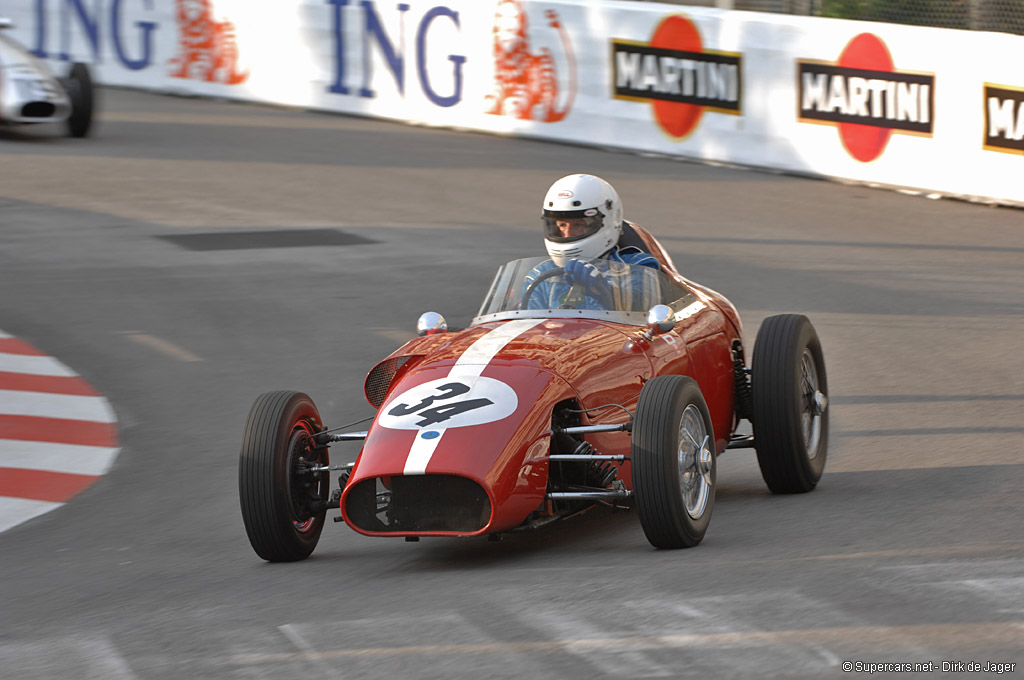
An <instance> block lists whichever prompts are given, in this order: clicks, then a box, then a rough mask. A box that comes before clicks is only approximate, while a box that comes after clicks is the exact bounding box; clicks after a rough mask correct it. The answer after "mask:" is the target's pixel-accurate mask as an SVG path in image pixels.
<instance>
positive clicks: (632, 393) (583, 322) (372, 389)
mask: <svg viewBox="0 0 1024 680" xmlns="http://www.w3.org/2000/svg"><path fill="white" fill-rule="evenodd" d="M651 243H652V244H653V245H654V247H653V248H652V250H653V251H654V254H655V255H656V257H657V258H658V259H659V261H660V263H661V267H662V270H661V271H658V270H656V269H653V268H650V267H642V266H634V267H630V266H629V265H626V264H621V263H618V262H610V261H608V260H594V261H593V262H592V264H593V265H594V266H595V267H596V268H597V269H598V270H599V272H600V276H598V277H594V278H595V279H597V280H595V281H593V282H591V283H590V284H586V285H585V286H579V285H578V284H574V283H573V282H571V281H572V279H571V277H570V276H568V275H567V274H566V272H565V271H564V270H563V269H562V268H560V267H555V266H554V265H553V263H552V262H551V261H550V260H546V258H533V259H524V260H515V261H513V262H509V263H508V264H506V265H504V266H503V267H501V268H500V269H499V270H498V273H497V275H496V276H495V278H494V282H493V283H492V285H491V288H490V290H489V291H488V293H487V296H486V298H485V299H484V302H483V305H482V306H481V308H480V312H479V314H478V315H477V316H476V317H475V318H474V319H473V322H472V324H471V325H470V326H469V327H468V328H465V329H463V330H458V331H456V330H448V329H447V328H446V325H445V323H444V320H443V318H442V317H441V316H440V315H438V314H435V313H432V312H428V313H427V314H424V315H423V316H422V317H421V318H420V323H419V332H420V336H419V337H417V338H414V339H413V340H410V341H409V342H407V343H406V344H405V345H403V346H402V347H400V348H399V349H397V350H395V351H394V352H392V353H391V355H390V356H388V357H387V358H385V359H384V360H383V361H381V362H380V363H378V364H377V365H376V366H375V367H374V368H373V369H372V370H371V371H370V372H369V374H368V376H367V378H366V383H365V392H366V398H367V399H368V400H369V402H370V403H371V404H372V405H373V406H374V407H376V408H377V409H378V410H377V414H376V416H375V417H374V418H373V423H372V424H371V425H370V427H369V429H368V431H365V432H347V433H338V432H336V431H333V430H330V429H328V428H326V427H325V426H324V425H323V424H322V422H321V419H320V415H319V412H318V411H317V408H316V406H315V405H314V403H313V401H312V400H311V399H310V398H309V397H308V396H306V395H305V394H303V393H301V392H290V391H278V392H269V393H266V394H263V395H261V396H260V397H259V398H258V399H257V400H256V403H255V404H254V405H253V407H252V409H251V411H250V413H249V418H248V421H247V423H246V426H245V432H244V436H243V440H242V449H241V460H240V466H239V493H240V497H241V506H242V517H243V519H244V522H245V528H246V532H247V533H248V536H249V541H250V542H251V544H252V547H253V549H254V550H255V551H256V553H257V554H258V555H259V556H260V557H262V558H263V559H265V560H269V561H272V562H279V561H294V560H301V559H304V558H306V557H308V556H309V554H310V553H311V552H312V551H313V549H314V547H315V546H316V544H317V542H318V541H319V538H320V533H321V530H322V529H323V525H324V522H325V519H326V515H327V512H328V511H329V510H340V512H341V517H337V518H336V519H335V521H342V520H344V522H346V523H347V524H348V525H349V526H350V527H352V528H353V529H354V530H355V531H358V532H359V533H362V534H366V535H369V536H402V537H405V538H406V540H418V539H419V538H420V537H423V536H481V535H488V536H490V537H492V538H497V537H500V534H502V533H504V532H512V531H522V530H528V529H534V528H537V527H540V526H543V525H545V524H548V523H550V522H553V521H556V520H559V519H563V518H565V517H567V516H569V515H573V514H576V513H578V512H581V511H583V510H587V509H589V508H592V507H595V506H605V507H609V508H612V509H615V508H619V507H628V506H629V505H632V506H635V508H636V511H637V514H638V516H639V519H640V524H641V526H642V527H643V530H644V533H645V534H646V536H647V538H648V540H649V541H650V542H651V544H652V545H654V546H655V547H657V548H686V547H692V546H695V545H697V544H698V543H700V541H701V539H703V537H704V534H705V532H706V531H707V528H708V523H709V521H710V519H711V513H712V509H713V508H714V503H715V484H716V482H715V474H716V459H717V456H719V455H720V454H722V453H723V452H724V451H726V450H727V449H729V448H740V447H754V448H755V449H756V451H757V459H758V463H759V465H760V467H761V472H762V475H763V477H764V480H765V482H766V483H767V485H768V487H769V488H770V489H771V490H772V491H773V492H775V493H799V492H805V491H810V490H811V489H813V488H814V486H815V485H816V484H817V482H818V479H819V478H820V477H821V474H822V470H823V469H824V466H825V457H826V454H827V447H828V420H829V413H828V409H827V406H828V398H827V394H828V390H827V386H826V378H825V364H824V360H823V357H822V351H821V343H820V342H819V340H818V337H817V334H816V333H815V331H814V328H813V327H812V325H811V323H810V322H809V321H808V320H807V318H806V317H803V316H799V315H789V314H787V315H780V316H773V317H769V318H767V319H765V320H764V322H763V324H762V325H761V328H760V331H759V332H758V335H757V341H756V343H755V348H754V355H753V360H752V362H751V368H747V367H746V363H745V358H744V347H743V339H742V338H743V333H742V327H741V324H740V319H739V315H738V314H737V312H736V309H735V308H734V307H733V305H732V304H731V303H730V302H729V301H728V300H727V299H726V298H725V297H723V296H722V295H720V294H718V293H716V292H714V291H712V290H709V289H707V288H704V287H702V286H700V285H698V284H695V283H693V282H692V281H689V280H687V279H685V278H683V277H682V276H680V275H679V274H678V272H677V271H676V269H675V267H674V265H673V264H672V261H671V259H669V257H668V255H667V254H666V253H664V251H662V250H661V249H660V247H657V246H656V242H654V241H653V239H651ZM559 286H560V287H562V290H563V294H562V295H560V296H558V297H559V299H560V300H564V302H563V303H562V304H560V305H559V308H557V309H555V308H551V306H550V304H549V303H548V300H550V299H552V296H551V295H550V294H549V293H550V292H551V290H552V287H559ZM566 293H567V294H566ZM742 419H747V420H749V421H750V422H751V424H752V426H753V435H737V434H736V428H737V425H738V424H739V423H740V421H741V420H742ZM352 440H355V441H361V442H362V449H361V451H360V452H359V455H358V458H357V459H356V461H355V462H354V463H350V464H344V465H334V466H332V465H331V464H330V462H329V459H328V447H329V445H331V444H333V443H335V442H342V441H352ZM332 470H334V471H337V472H338V473H339V474H338V477H337V479H338V486H337V488H335V489H334V491H333V493H332V492H331V488H330V487H331V479H330V472H331V471H332Z"/></svg>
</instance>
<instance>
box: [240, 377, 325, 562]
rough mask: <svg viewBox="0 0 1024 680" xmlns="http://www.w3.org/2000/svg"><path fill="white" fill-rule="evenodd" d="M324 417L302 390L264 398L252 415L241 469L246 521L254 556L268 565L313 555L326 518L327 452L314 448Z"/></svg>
mask: <svg viewBox="0 0 1024 680" xmlns="http://www.w3.org/2000/svg"><path fill="white" fill-rule="evenodd" d="M320 429H321V422H320V413H319V412H318V411H317V408H316V405H314V404H313V401H312V400H311V399H310V398H309V397H308V396H306V395H305V394H303V393H301V392H290V391H279V392H268V393H266V394H263V395H260V397H259V398H258V399H256V403H255V404H253V407H252V409H251V410H250V411H249V419H248V421H247V422H246V424H245V432H244V434H243V437H242V450H241V455H240V459H239V466H238V494H239V498H240V500H241V506H242V520H243V521H244V523H245V531H246V533H247V534H248V536H249V542H250V543H251V544H252V547H253V550H255V551H256V554H257V555H259V556H260V557H262V558H263V559H265V560H267V561H269V562H294V561H296V560H302V559H305V558H306V557H309V555H310V553H312V552H313V548H315V547H316V544H317V542H318V541H319V540H320V532H321V531H322V530H323V527H324V517H325V515H326V514H327V497H328V494H329V492H330V473H328V472H326V471H323V472H312V471H310V467H311V466H312V465H327V464H328V457H327V448H326V447H325V446H321V447H317V446H316V445H315V435H316V434H317V433H318V432H319V431H320Z"/></svg>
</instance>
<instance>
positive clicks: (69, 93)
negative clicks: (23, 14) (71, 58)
mask: <svg viewBox="0 0 1024 680" xmlns="http://www.w3.org/2000/svg"><path fill="white" fill-rule="evenodd" d="M12 25H13V24H12V22H11V20H10V19H4V18H0V125H26V124H31V123H62V122H63V123H67V129H68V134H70V135H71V136H72V137H84V136H86V135H87V134H89V127H90V126H91V124H92V112H93V104H94V102H95V96H94V93H93V85H92V75H91V73H90V72H89V67H88V66H87V65H86V64H83V63H81V62H76V63H74V64H72V65H71V70H70V71H69V72H68V75H67V77H65V78H57V77H55V76H54V75H53V73H52V72H51V71H50V68H49V67H48V66H47V65H46V64H45V63H44V62H43V61H42V60H40V59H37V58H36V57H34V56H33V55H32V54H30V53H29V52H28V50H26V49H24V48H23V47H22V46H21V45H19V44H18V43H17V42H15V41H14V40H13V39H12V38H10V37H9V36H8V35H6V34H5V31H4V29H8V28H11V27H12Z"/></svg>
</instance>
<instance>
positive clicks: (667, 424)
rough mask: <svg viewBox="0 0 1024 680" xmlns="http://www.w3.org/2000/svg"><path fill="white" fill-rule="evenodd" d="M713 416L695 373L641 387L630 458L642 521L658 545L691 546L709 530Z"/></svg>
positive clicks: (713, 469) (663, 378)
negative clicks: (695, 380) (690, 375)
mask: <svg viewBox="0 0 1024 680" xmlns="http://www.w3.org/2000/svg"><path fill="white" fill-rule="evenodd" d="M714 441H715V439H714V432H713V431H712V428H711V415H710V412H709V411H708V407H707V404H706V403H705V402H704V397H703V395H702V394H701V392H700V388H699V387H698V386H697V383H696V382H694V380H693V379H692V378H688V377H684V376H678V375H665V376H658V377H656V378H654V379H652V380H649V381H648V382H647V383H646V384H645V385H644V387H643V389H642V390H641V391H640V400H639V402H638V403H637V408H636V416H635V417H634V419H633V444H632V447H631V451H630V460H631V464H632V470H633V491H634V496H635V498H636V508H637V514H638V515H639V517H640V525H641V526H642V527H643V530H644V534H645V535H646V536H647V540H648V541H650V543H651V545H653V546H654V547H656V548H691V547H693V546H695V545H697V544H699V543H700V542H701V541H702V540H703V538H704V534H705V533H706V532H707V529H708V524H709V522H710V521H711V512H712V509H713V508H714V503H715V474H716V470H717V467H716V466H717V463H716V456H715V452H714V450H713V447H714Z"/></svg>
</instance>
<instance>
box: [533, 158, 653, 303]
mask: <svg viewBox="0 0 1024 680" xmlns="http://www.w3.org/2000/svg"><path fill="white" fill-rule="evenodd" d="M542 220H543V224H544V246H545V248H546V249H547V251H548V255H549V256H550V257H551V259H550V260H547V261H545V262H542V263H541V264H539V265H537V266H536V267H534V269H533V270H532V271H531V272H530V273H529V274H527V276H526V282H525V284H524V285H525V286H528V285H529V284H530V283H531V282H532V281H533V280H534V279H536V278H537V277H538V276H540V275H541V274H543V273H544V272H545V271H548V270H551V269H553V268H555V267H562V268H563V269H564V270H565V274H564V276H560V277H555V278H552V279H548V280H546V281H541V283H540V284H538V286H537V288H536V290H535V291H534V292H533V294H532V295H531V296H530V299H529V301H528V304H527V306H528V308H530V309H555V308H559V307H572V308H576V309H607V308H608V299H609V297H608V296H609V295H610V288H611V284H610V283H609V281H608V279H607V277H606V276H605V274H604V273H603V271H602V270H604V271H607V268H606V267H603V266H599V265H596V264H594V263H593V262H590V260H596V259H605V260H608V261H610V262H622V263H625V264H628V265H631V266H633V267H638V266H640V267H651V268H653V269H661V265H660V264H659V262H658V260H657V259H656V258H655V257H654V255H652V254H651V252H652V250H653V249H654V248H657V251H660V250H661V249H660V246H658V245H657V242H656V241H654V238H653V237H652V236H651V235H650V234H648V233H647V232H646V231H645V230H643V229H642V228H641V227H639V226H637V225H634V224H630V223H629V222H626V221H625V220H623V219H622V202H621V201H620V200H619V194H618V193H617V192H616V191H615V189H614V187H612V185H611V184H609V183H608V182H606V181H605V180H603V179H601V178H600V177H595V176H594V175H568V176H566V177H563V178H561V179H560V180H558V181H556V182H555V183H554V184H552V185H551V188H550V189H548V192H547V194H546V195H545V196H544V203H543V205H542ZM652 246H653V247H652Z"/></svg>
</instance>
